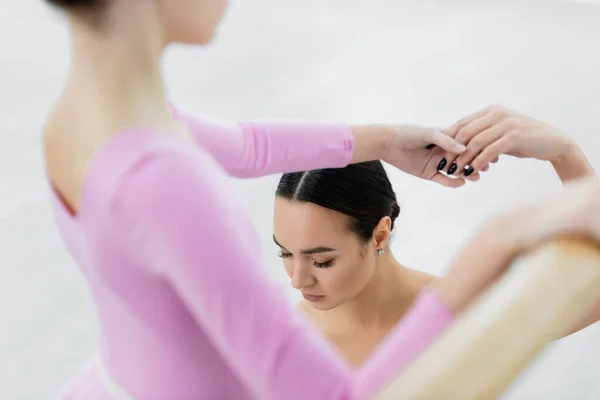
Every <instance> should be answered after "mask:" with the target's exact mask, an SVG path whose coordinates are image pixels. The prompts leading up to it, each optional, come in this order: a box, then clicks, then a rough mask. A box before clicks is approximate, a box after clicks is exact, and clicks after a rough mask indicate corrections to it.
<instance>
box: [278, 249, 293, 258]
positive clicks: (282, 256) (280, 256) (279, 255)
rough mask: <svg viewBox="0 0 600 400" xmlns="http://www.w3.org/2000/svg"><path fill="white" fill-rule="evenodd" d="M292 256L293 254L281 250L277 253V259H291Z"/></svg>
mask: <svg viewBox="0 0 600 400" xmlns="http://www.w3.org/2000/svg"><path fill="white" fill-rule="evenodd" d="M291 256H292V253H286V252H284V251H283V250H279V251H278V252H277V257H279V258H288V257H291Z"/></svg>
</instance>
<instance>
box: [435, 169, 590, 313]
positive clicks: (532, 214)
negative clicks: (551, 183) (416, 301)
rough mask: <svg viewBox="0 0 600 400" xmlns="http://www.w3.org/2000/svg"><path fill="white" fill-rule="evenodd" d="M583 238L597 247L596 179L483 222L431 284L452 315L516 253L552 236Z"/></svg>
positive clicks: (582, 182)
mask: <svg viewBox="0 0 600 400" xmlns="http://www.w3.org/2000/svg"><path fill="white" fill-rule="evenodd" d="M563 236H577V237H585V238H589V239H591V240H592V241H594V242H596V243H597V244H598V245H599V246H600V180H599V179H598V177H596V176H594V177H589V178H586V179H584V180H579V181H573V182H572V183H570V184H568V185H567V186H565V190H563V191H562V192H561V193H560V194H558V195H556V196H553V197H551V198H550V199H547V200H545V201H543V202H536V203H534V204H531V205H529V206H527V207H522V208H519V209H517V210H515V211H512V212H510V213H506V214H503V215H501V216H499V217H496V218H494V219H493V221H491V222H489V223H488V224H487V225H486V226H485V227H484V228H483V229H482V230H481V231H480V232H479V233H478V234H477V235H476V236H475V237H474V239H473V240H472V241H471V243H469V245H468V246H467V247H465V249H464V250H463V252H462V254H461V255H460V256H459V257H458V259H457V261H456V263H455V265H454V266H453V267H452V268H451V269H450V271H449V273H448V274H447V275H446V276H445V277H444V278H442V279H440V280H439V281H438V282H436V283H435V284H434V289H435V290H436V291H437V292H438V294H439V295H440V297H441V298H442V300H443V301H444V302H445V303H446V304H447V305H448V306H450V307H451V308H452V309H453V310H455V311H456V312H459V311H461V310H462V309H464V308H465V307H467V306H468V305H469V304H470V303H471V302H472V301H473V300H474V299H475V298H476V297H477V296H478V295H479V294H480V293H481V292H482V291H483V290H485V289H486V288H487V287H488V286H489V285H490V284H492V283H493V282H494V281H495V280H496V279H497V278H498V277H499V276H500V275H501V274H502V273H503V272H504V271H505V270H506V268H508V267H509V266H510V265H511V262H512V260H513V259H514V258H515V257H517V256H518V255H520V254H521V253H523V252H525V251H528V250H530V249H532V248H533V247H535V246H536V245H538V244H540V243H542V242H544V241H547V240H550V239H552V238H555V237H563Z"/></svg>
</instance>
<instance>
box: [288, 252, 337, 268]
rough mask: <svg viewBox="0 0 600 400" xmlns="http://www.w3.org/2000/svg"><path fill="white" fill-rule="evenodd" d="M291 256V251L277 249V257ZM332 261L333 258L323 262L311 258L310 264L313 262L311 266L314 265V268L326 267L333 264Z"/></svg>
mask: <svg viewBox="0 0 600 400" xmlns="http://www.w3.org/2000/svg"><path fill="white" fill-rule="evenodd" d="M291 256H292V253H288V252H285V251H283V250H279V251H278V252H277V257H279V258H283V259H285V258H289V257H291ZM333 261H334V260H333V259H331V260H328V261H325V262H318V261H316V260H313V261H312V264H313V267H315V268H328V267H331V266H332V265H333Z"/></svg>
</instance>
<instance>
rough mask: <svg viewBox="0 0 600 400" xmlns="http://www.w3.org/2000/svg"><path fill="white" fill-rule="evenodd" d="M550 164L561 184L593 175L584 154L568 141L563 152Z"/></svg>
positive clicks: (573, 143)
mask: <svg viewBox="0 0 600 400" xmlns="http://www.w3.org/2000/svg"><path fill="white" fill-rule="evenodd" d="M550 162H551V164H552V167H553V168H554V170H555V171H556V173H557V174H558V176H559V178H560V179H561V181H562V182H563V183H564V182H566V181H569V180H573V179H578V178H582V177H585V176H588V175H591V174H593V173H594V170H593V169H592V167H591V165H590V164H589V162H588V161H587V158H586V157H585V154H583V152H582V151H581V149H580V148H579V146H577V144H576V143H575V142H574V141H569V143H568V144H566V145H565V150H564V151H563V152H561V154H559V155H558V156H557V157H555V158H554V159H552V160H550Z"/></svg>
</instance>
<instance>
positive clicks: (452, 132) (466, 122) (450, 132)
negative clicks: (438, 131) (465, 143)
mask: <svg viewBox="0 0 600 400" xmlns="http://www.w3.org/2000/svg"><path fill="white" fill-rule="evenodd" d="M494 107H495V106H489V107H486V108H484V109H482V110H479V111H477V112H475V113H473V114H471V115H469V116H468V117H466V118H463V119H461V120H460V121H458V122H456V123H454V124H453V125H452V126H451V127H450V128H448V129H445V130H444V133H445V134H446V135H448V136H450V137H456V135H457V134H458V132H459V131H460V130H461V129H462V128H464V127H465V126H467V125H469V124H470V123H471V122H473V121H475V120H477V119H479V118H481V117H484V116H485V115H487V114H489V113H490V111H491V110H493V109H494Z"/></svg>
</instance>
